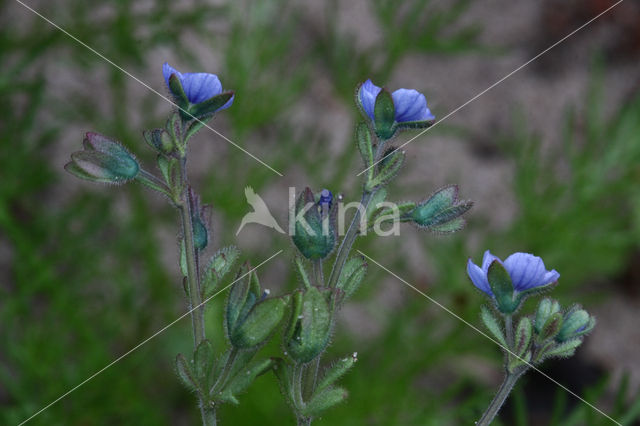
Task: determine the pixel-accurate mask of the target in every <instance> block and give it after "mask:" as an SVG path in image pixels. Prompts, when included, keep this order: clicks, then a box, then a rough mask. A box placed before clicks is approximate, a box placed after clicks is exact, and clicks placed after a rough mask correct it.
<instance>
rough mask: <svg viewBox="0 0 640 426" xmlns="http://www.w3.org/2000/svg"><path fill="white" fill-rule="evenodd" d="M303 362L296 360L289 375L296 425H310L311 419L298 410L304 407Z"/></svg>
mask: <svg viewBox="0 0 640 426" xmlns="http://www.w3.org/2000/svg"><path fill="white" fill-rule="evenodd" d="M304 367H305V366H304V364H303V363H301V362H296V363H295V364H294V366H293V374H292V375H291V376H292V377H291V379H292V381H293V383H292V385H293V386H292V387H293V397H294V401H293V402H294V406H295V412H296V420H297V424H298V426H300V425H305V426H307V425H310V424H311V419H310V418H308V417H306V416H304V415H303V414H302V413H300V410H302V409H303V408H304V405H305V404H304V397H303V396H302V381H303V378H304V370H305V368H304Z"/></svg>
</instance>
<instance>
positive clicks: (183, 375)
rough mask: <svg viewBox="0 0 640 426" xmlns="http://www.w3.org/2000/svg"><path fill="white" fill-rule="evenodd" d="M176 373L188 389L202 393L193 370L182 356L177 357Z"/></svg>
mask: <svg viewBox="0 0 640 426" xmlns="http://www.w3.org/2000/svg"><path fill="white" fill-rule="evenodd" d="M176 372H177V373H178V378H179V379H180V381H181V382H182V384H183V385H185V386H186V387H187V389H189V390H191V391H194V392H200V391H201V390H200V387H199V384H198V380H197V379H196V376H195V374H194V373H193V370H192V369H191V367H190V366H189V363H188V362H187V360H186V359H185V357H184V356H183V355H182V354H178V356H177V357H176Z"/></svg>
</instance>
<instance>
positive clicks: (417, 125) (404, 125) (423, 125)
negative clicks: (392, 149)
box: [396, 119, 435, 130]
mask: <svg viewBox="0 0 640 426" xmlns="http://www.w3.org/2000/svg"><path fill="white" fill-rule="evenodd" d="M434 123H435V119H434V120H421V121H403V122H401V123H397V124H396V127H397V129H398V130H411V129H428V128H429V127H431V126H433V124H434Z"/></svg>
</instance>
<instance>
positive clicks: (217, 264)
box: [201, 246, 240, 300]
mask: <svg viewBox="0 0 640 426" xmlns="http://www.w3.org/2000/svg"><path fill="white" fill-rule="evenodd" d="M239 257H240V250H238V248H237V247H236V246H228V247H223V248H221V249H220V250H218V251H217V252H216V253H215V254H214V255H213V256H211V259H210V260H209V263H208V264H207V266H206V268H205V270H204V274H203V277H202V283H201V285H202V299H203V300H204V299H208V298H209V297H211V296H212V295H213V293H214V292H215V290H216V289H217V288H218V285H219V284H220V281H221V280H222V278H224V276H225V275H226V274H227V273H229V271H230V270H231V268H232V267H233V265H234V264H235V262H236V261H237V260H238V258H239Z"/></svg>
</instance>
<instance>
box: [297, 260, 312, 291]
mask: <svg viewBox="0 0 640 426" xmlns="http://www.w3.org/2000/svg"><path fill="white" fill-rule="evenodd" d="M294 262H295V264H296V270H297V271H298V275H299V276H300V279H301V280H302V284H303V286H304V288H310V287H311V280H310V279H309V274H308V273H307V268H306V267H305V265H304V260H302V258H301V257H300V256H295V258H294Z"/></svg>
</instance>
